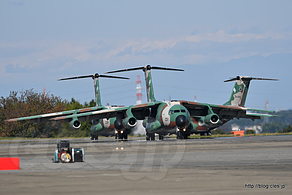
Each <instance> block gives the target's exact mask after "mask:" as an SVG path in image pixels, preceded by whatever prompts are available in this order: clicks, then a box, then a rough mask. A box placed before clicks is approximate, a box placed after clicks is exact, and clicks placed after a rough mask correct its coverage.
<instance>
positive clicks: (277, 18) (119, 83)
mask: <svg viewBox="0 0 292 195" xmlns="http://www.w3.org/2000/svg"><path fill="white" fill-rule="evenodd" d="M291 7H292V1H290V0H251V1H249V0H243V1H241V0H237V1H233V0H230V1H228V0H224V1H223V0H222V1H220V0H216V1H212V0H206V1H196V0H159V1H157V0H156V1H154V0H153V1H152V0H147V1H145V0H106V1H105V0H103V1H99V0H94V1H93V0H92V1H91V0H87V1H74V0H62V1H57V0H50V1H48V0H42V1H38V0H25V1H21V0H10V1H8V0H0V89H1V90H0V97H1V96H3V97H7V96H9V94H10V92H11V91H21V90H27V89H34V90H36V91H38V92H42V91H43V88H44V87H45V88H46V91H47V92H49V93H50V94H53V95H55V96H60V97H61V98H63V99H67V100H70V99H71V98H72V97H74V98H75V99H76V100H78V101H80V102H81V103H84V102H85V101H86V102H89V101H90V100H92V99H94V88H93V80H92V79H90V78H88V79H80V80H71V81H57V80H58V79H60V78H64V77H71V76H79V75H89V74H94V73H99V74H103V73H104V72H107V71H111V70H116V69H124V68H132V67H140V66H144V65H147V64H150V65H154V66H161V67H172V68H181V69H184V70H185V71H184V72H174V71H161V70H153V71H152V76H153V84H154V91H155V92H154V94H155V97H156V99H157V100H169V99H172V100H174V99H177V100H189V101H194V99H195V96H196V100H197V101H198V102H203V103H213V104H223V103H225V102H226V101H227V100H228V99H229V97H230V95H231V91H232V88H233V85H234V83H224V82H223V81H224V80H227V79H229V78H231V77H235V76H237V75H242V76H253V77H264V78H276V79H279V81H277V82H275V81H252V83H251V85H250V89H249V92H248V97H247V101H246V107H249V108H257V109H264V108H265V104H266V102H267V101H268V102H269V109H270V110H283V109H292V99H291V97H292V90H291V89H290V85H291V79H290V78H291V72H292V65H291V63H292V22H291V18H292V12H291ZM113 75H116V76H124V77H129V78H130V79H129V80H117V79H107V78H100V89H101V99H102V104H103V105H106V104H107V103H109V104H111V105H133V104H135V103H136V97H135V94H136V91H135V88H136V83H135V81H136V80H137V75H140V76H141V80H142V87H143V90H142V93H143V98H142V101H143V102H146V92H145V81H144V74H143V72H142V71H133V72H125V73H116V74H113Z"/></svg>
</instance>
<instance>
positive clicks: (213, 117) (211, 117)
mask: <svg viewBox="0 0 292 195" xmlns="http://www.w3.org/2000/svg"><path fill="white" fill-rule="evenodd" d="M204 122H205V123H206V124H207V125H216V124H218V123H219V122H220V119H219V116H218V115H217V114H214V113H213V114H208V115H207V116H206V117H205V119H204Z"/></svg>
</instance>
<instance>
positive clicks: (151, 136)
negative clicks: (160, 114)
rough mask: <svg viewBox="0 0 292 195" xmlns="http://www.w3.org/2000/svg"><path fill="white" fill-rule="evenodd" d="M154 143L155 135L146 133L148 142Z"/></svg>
mask: <svg viewBox="0 0 292 195" xmlns="http://www.w3.org/2000/svg"><path fill="white" fill-rule="evenodd" d="M151 140H152V141H154V140H155V133H146V141H151Z"/></svg>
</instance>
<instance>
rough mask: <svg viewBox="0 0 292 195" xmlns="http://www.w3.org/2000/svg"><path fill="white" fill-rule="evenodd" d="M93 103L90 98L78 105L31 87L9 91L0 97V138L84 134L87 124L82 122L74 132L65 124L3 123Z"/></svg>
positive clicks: (73, 100) (87, 129)
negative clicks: (8, 93)
mask: <svg viewBox="0 0 292 195" xmlns="http://www.w3.org/2000/svg"><path fill="white" fill-rule="evenodd" d="M93 106H95V103H94V100H91V101H90V102H89V103H87V102H85V103H84V104H81V103H80V102H79V101H76V100H75V99H74V98H72V99H71V101H67V100H63V99H62V98H60V97H57V96H54V95H53V94H49V93H47V94H44V93H38V92H36V91H34V90H33V89H29V90H23V91H19V92H17V91H11V92H10V95H9V96H8V97H3V96H2V97H1V98H0V137H32V138H50V137H87V136H90V132H89V129H90V126H91V125H90V124H88V123H85V122H82V125H81V128H80V129H79V130H78V131H72V130H71V129H70V127H69V124H68V123H62V122H54V121H52V122H47V123H40V124H37V123H30V121H28V120H24V121H19V122H5V120H6V119H12V118H19V117H25V116H34V115H40V114H46V113H52V112H60V111H66V110H75V109H80V108H85V107H93Z"/></svg>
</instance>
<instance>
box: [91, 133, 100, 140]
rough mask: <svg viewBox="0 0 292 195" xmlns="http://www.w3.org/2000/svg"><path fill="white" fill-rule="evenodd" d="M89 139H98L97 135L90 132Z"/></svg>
mask: <svg viewBox="0 0 292 195" xmlns="http://www.w3.org/2000/svg"><path fill="white" fill-rule="evenodd" d="M90 139H91V140H98V135H92V134H91V137H90Z"/></svg>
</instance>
